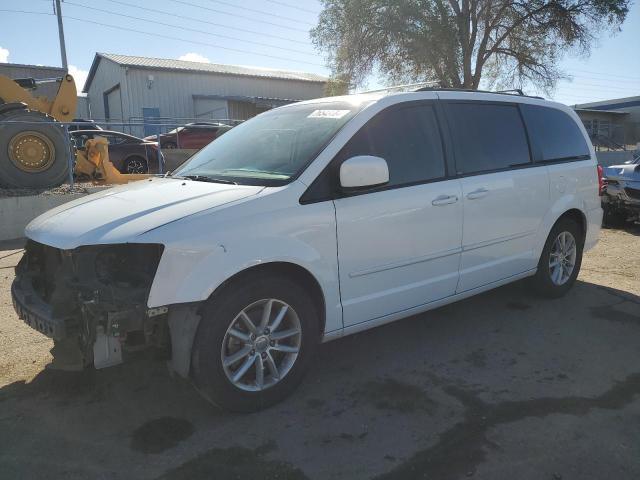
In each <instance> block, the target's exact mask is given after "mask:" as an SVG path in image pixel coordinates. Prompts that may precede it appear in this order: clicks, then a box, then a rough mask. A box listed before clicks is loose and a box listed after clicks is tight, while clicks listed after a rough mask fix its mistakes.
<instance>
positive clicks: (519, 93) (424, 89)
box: [414, 86, 544, 100]
mask: <svg viewBox="0 0 640 480" xmlns="http://www.w3.org/2000/svg"><path fill="white" fill-rule="evenodd" d="M434 90H435V91H438V90H440V91H445V92H475V93H494V94H498V95H517V96H519V97H528V98H538V99H540V100H544V98H543V97H538V96H535V95H525V93H524V92H523V91H522V90H521V89H520V88H514V89H511V90H497V91H495V92H493V91H491V90H474V89H472V88H445V87H434V86H427V87H421V88H418V89H416V90H414V91H415V92H428V91H434Z"/></svg>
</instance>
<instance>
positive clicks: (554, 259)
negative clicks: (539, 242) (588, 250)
mask: <svg viewBox="0 0 640 480" xmlns="http://www.w3.org/2000/svg"><path fill="white" fill-rule="evenodd" d="M583 248H584V235H583V232H582V228H580V226H579V225H578V224H577V223H576V222H575V221H574V220H571V219H569V218H564V219H560V220H559V221H558V222H557V223H556V224H555V225H554V227H553V228H552V229H551V233H549V237H548V238H547V241H546V243H545V246H544V249H543V250H542V255H540V260H539V262H538V271H537V272H536V275H535V276H534V277H533V286H534V288H535V289H536V290H537V291H538V292H539V293H540V294H542V295H543V296H545V297H550V298H558V297H561V296H563V295H564V294H566V293H567V292H568V291H569V289H570V288H571V287H572V286H573V284H574V283H575V281H576V278H577V277H578V273H579V272H580V266H581V265H582V251H583Z"/></svg>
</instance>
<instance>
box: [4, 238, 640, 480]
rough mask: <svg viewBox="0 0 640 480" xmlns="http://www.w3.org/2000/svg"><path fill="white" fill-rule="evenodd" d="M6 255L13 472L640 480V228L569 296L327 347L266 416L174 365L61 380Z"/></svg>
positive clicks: (483, 303)
mask: <svg viewBox="0 0 640 480" xmlns="http://www.w3.org/2000/svg"><path fill="white" fill-rule="evenodd" d="M17 248H18V246H17V245H4V250H1V249H0V478H1V479H5V478H6V479H17V478H48V479H56V478H64V479H76V478H78V479H79V478H104V479H132V478H145V479H147V478H149V479H151V478H166V479H182V478H184V479H190V480H192V479H200V478H202V479H204V478H212V479H216V480H222V479H227V478H229V479H245V478H247V479H248V478H260V479H267V478H269V479H306V478H309V479H329V478H330V479H369V478H378V479H402V480H405V479H413V478H430V479H436V480H447V479H458V478H469V477H472V478H482V479H492V480H494V479H503V478H504V479H515V478H517V479H519V480H524V479H555V480H559V479H581V480H582V479H602V478H614V479H616V480H620V479H637V478H640V366H639V365H640V341H639V340H640V228H634V227H630V228H629V229H627V230H626V231H620V230H603V231H602V234H601V239H600V243H599V244H598V246H597V247H596V248H595V249H594V250H592V251H590V252H588V253H587V254H586V255H585V259H584V263H583V267H582V271H581V274H580V277H579V281H578V282H577V283H576V285H575V287H574V288H573V289H572V291H571V292H570V293H569V294H568V295H567V296H566V297H564V298H562V299H559V300H553V301H550V300H541V299H539V298H536V297H535V296H533V295H532V294H531V293H530V292H529V291H528V287H527V284H526V282H519V283H516V284H513V285H509V286H506V287H503V288H500V289H497V290H495V291H492V292H488V293H486V294H483V295H479V296H476V297H474V298H471V299H468V300H465V301H463V302H459V303H457V304H454V305H450V306H447V307H444V308H440V309H438V310H435V311H432V312H428V313H425V314H422V315H417V316H415V317H412V318H409V319H406V320H402V321H400V322H396V323H393V324H390V325H387V326H384V327H380V328H377V329H373V330H370V331H367V332H364V333H361V334H358V335H354V336H351V337H347V338H344V339H342V340H338V341H335V342H331V343H329V344H326V345H323V346H322V348H321V351H320V354H319V357H318V359H317V361H316V362H315V366H314V368H313V369H312V370H311V371H310V372H309V374H308V375H307V377H306V379H305V381H304V383H303V385H302V386H301V388H300V389H298V390H297V391H296V392H295V393H294V395H293V396H292V397H291V398H289V399H287V400H286V401H284V402H283V403H281V404H279V405H277V406H275V407H273V408H271V409H269V410H267V411H264V412H261V413H256V414H250V415H232V414H228V413H226V412H222V411H220V410H217V409H215V408H214V407H212V406H210V405H209V404H208V403H206V402H205V401H203V400H201V399H200V397H199V396H198V395H197V394H196V393H195V392H194V391H193V389H192V388H191V386H190V385H189V384H188V383H187V382H185V381H183V380H180V379H176V378H171V377H170V376H169V375H168V373H167V369H166V367H165V365H164V363H163V361H161V360H159V359H154V358H153V356H152V355H150V354H149V355H143V356H141V357H140V358H139V359H137V360H136V361H134V362H133V363H130V364H127V365H121V366H118V367H114V368H110V369H105V370H101V371H95V370H90V371H86V372H81V373H64V372H54V371H51V370H47V369H45V366H46V365H47V363H48V362H49V361H50V355H49V352H48V350H49V348H51V345H52V344H51V342H50V341H49V340H48V339H46V338H45V337H44V336H42V335H40V334H39V333H37V332H35V331H33V330H31V329H30V328H28V327H27V326H26V325H24V324H23V323H22V322H20V321H19V320H18V319H17V317H16V315H15V313H14V312H13V308H12V306H11V299H10V294H9V288H10V284H11V282H12V279H13V268H12V267H13V266H14V265H15V264H16V263H17V261H18V260H19V258H20V251H19V250H16V249H17Z"/></svg>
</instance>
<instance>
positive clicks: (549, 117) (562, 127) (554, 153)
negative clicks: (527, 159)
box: [521, 105, 590, 162]
mask: <svg viewBox="0 0 640 480" xmlns="http://www.w3.org/2000/svg"><path fill="white" fill-rule="evenodd" d="M521 109H522V115H523V116H524V120H525V123H526V125H527V131H528V132H529V137H530V138H531V141H532V143H533V145H535V149H536V152H537V154H536V160H537V161H542V162H553V161H556V160H572V159H576V160H577V159H582V158H586V157H588V156H589V155H590V152H589V146H588V145H587V142H586V140H585V138H584V135H583V134H582V131H581V130H580V128H579V127H578V125H577V124H576V122H575V121H574V120H573V118H571V117H570V116H569V115H568V114H566V113H565V112H563V111H562V110H558V109H556V108H549V107H541V106H538V105H521Z"/></svg>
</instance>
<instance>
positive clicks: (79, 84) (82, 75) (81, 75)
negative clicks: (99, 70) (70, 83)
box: [69, 65, 89, 93]
mask: <svg viewBox="0 0 640 480" xmlns="http://www.w3.org/2000/svg"><path fill="white" fill-rule="evenodd" d="M69 73H70V74H71V75H73V79H74V80H75V81H76V89H77V90H78V93H80V92H81V91H82V89H83V88H84V82H86V81H87V75H89V72H88V71H86V70H80V69H79V68H78V67H76V66H75V65H69Z"/></svg>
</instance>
